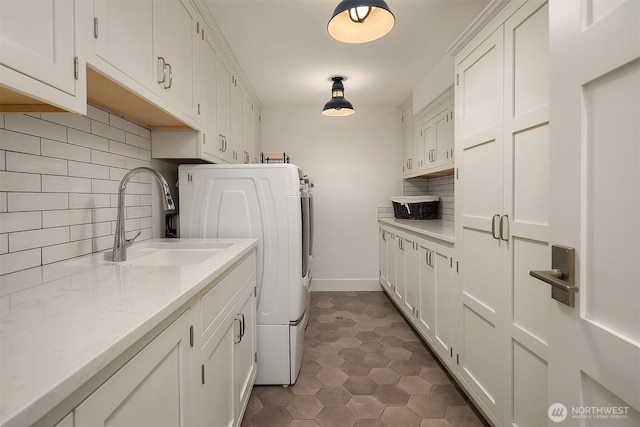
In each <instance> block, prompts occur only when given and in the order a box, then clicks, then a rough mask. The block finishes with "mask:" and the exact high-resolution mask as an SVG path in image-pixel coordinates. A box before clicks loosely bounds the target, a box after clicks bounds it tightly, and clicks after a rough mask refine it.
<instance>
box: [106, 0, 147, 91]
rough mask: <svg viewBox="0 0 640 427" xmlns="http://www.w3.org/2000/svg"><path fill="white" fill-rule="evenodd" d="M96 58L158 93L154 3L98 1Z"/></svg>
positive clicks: (144, 1)
mask: <svg viewBox="0 0 640 427" xmlns="http://www.w3.org/2000/svg"><path fill="white" fill-rule="evenodd" d="M94 7H95V20H94V26H95V28H94V37H95V45H94V49H95V55H96V56H97V57H99V58H100V59H102V60H104V61H105V62H106V63H108V64H109V65H111V66H113V67H114V68H116V69H117V70H119V71H120V72H122V73H124V74H125V75H126V76H128V77H129V78H130V79H132V80H133V81H134V82H136V83H138V84H140V85H142V86H144V87H146V88H148V89H150V90H151V91H153V92H157V91H158V90H159V88H158V87H157V83H156V81H157V80H156V79H157V70H156V64H157V58H155V57H154V38H153V31H154V27H153V1H152V0H139V1H132V2H124V1H122V0H95V2H94Z"/></svg>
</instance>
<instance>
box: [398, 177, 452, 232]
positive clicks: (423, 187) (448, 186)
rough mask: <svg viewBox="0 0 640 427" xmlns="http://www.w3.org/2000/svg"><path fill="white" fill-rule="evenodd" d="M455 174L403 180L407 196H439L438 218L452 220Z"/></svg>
mask: <svg viewBox="0 0 640 427" xmlns="http://www.w3.org/2000/svg"><path fill="white" fill-rule="evenodd" d="M454 187H455V184H454V176H453V175H446V176H439V177H434V178H412V179H409V180H407V179H405V180H404V182H403V195H405V196H424V195H430V196H438V197H440V204H439V206H438V218H439V219H442V220H443V221H449V222H452V223H453V221H454V219H455V203H454Z"/></svg>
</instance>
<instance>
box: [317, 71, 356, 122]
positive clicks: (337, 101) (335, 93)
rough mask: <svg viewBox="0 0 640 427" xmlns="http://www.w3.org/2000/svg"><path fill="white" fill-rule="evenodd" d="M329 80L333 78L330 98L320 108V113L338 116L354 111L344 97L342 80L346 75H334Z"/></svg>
mask: <svg viewBox="0 0 640 427" xmlns="http://www.w3.org/2000/svg"><path fill="white" fill-rule="evenodd" d="M330 80H333V85H332V86H331V100H330V101H329V102H327V103H326V104H325V106H324V108H323V109H322V114H324V115H325V116H331V117H338V116H348V115H350V114H353V113H354V110H353V105H351V103H350V102H349V101H347V100H346V99H344V85H343V84H342V81H343V80H346V77H342V76H334V77H331V79H330Z"/></svg>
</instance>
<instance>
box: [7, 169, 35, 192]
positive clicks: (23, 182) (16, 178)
mask: <svg viewBox="0 0 640 427" xmlns="http://www.w3.org/2000/svg"><path fill="white" fill-rule="evenodd" d="M41 190H42V185H41V183H40V175H35V174H30V173H19V172H4V171H3V172H0V191H41Z"/></svg>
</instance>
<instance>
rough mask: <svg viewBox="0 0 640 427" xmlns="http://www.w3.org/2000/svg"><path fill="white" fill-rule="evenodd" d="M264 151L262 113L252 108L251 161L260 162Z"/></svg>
mask: <svg viewBox="0 0 640 427" xmlns="http://www.w3.org/2000/svg"><path fill="white" fill-rule="evenodd" d="M261 152H262V133H261V128H260V113H259V112H258V111H257V109H256V108H255V106H254V108H253V109H252V118H251V148H250V149H249V163H258V158H259V157H260V153H261Z"/></svg>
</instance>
